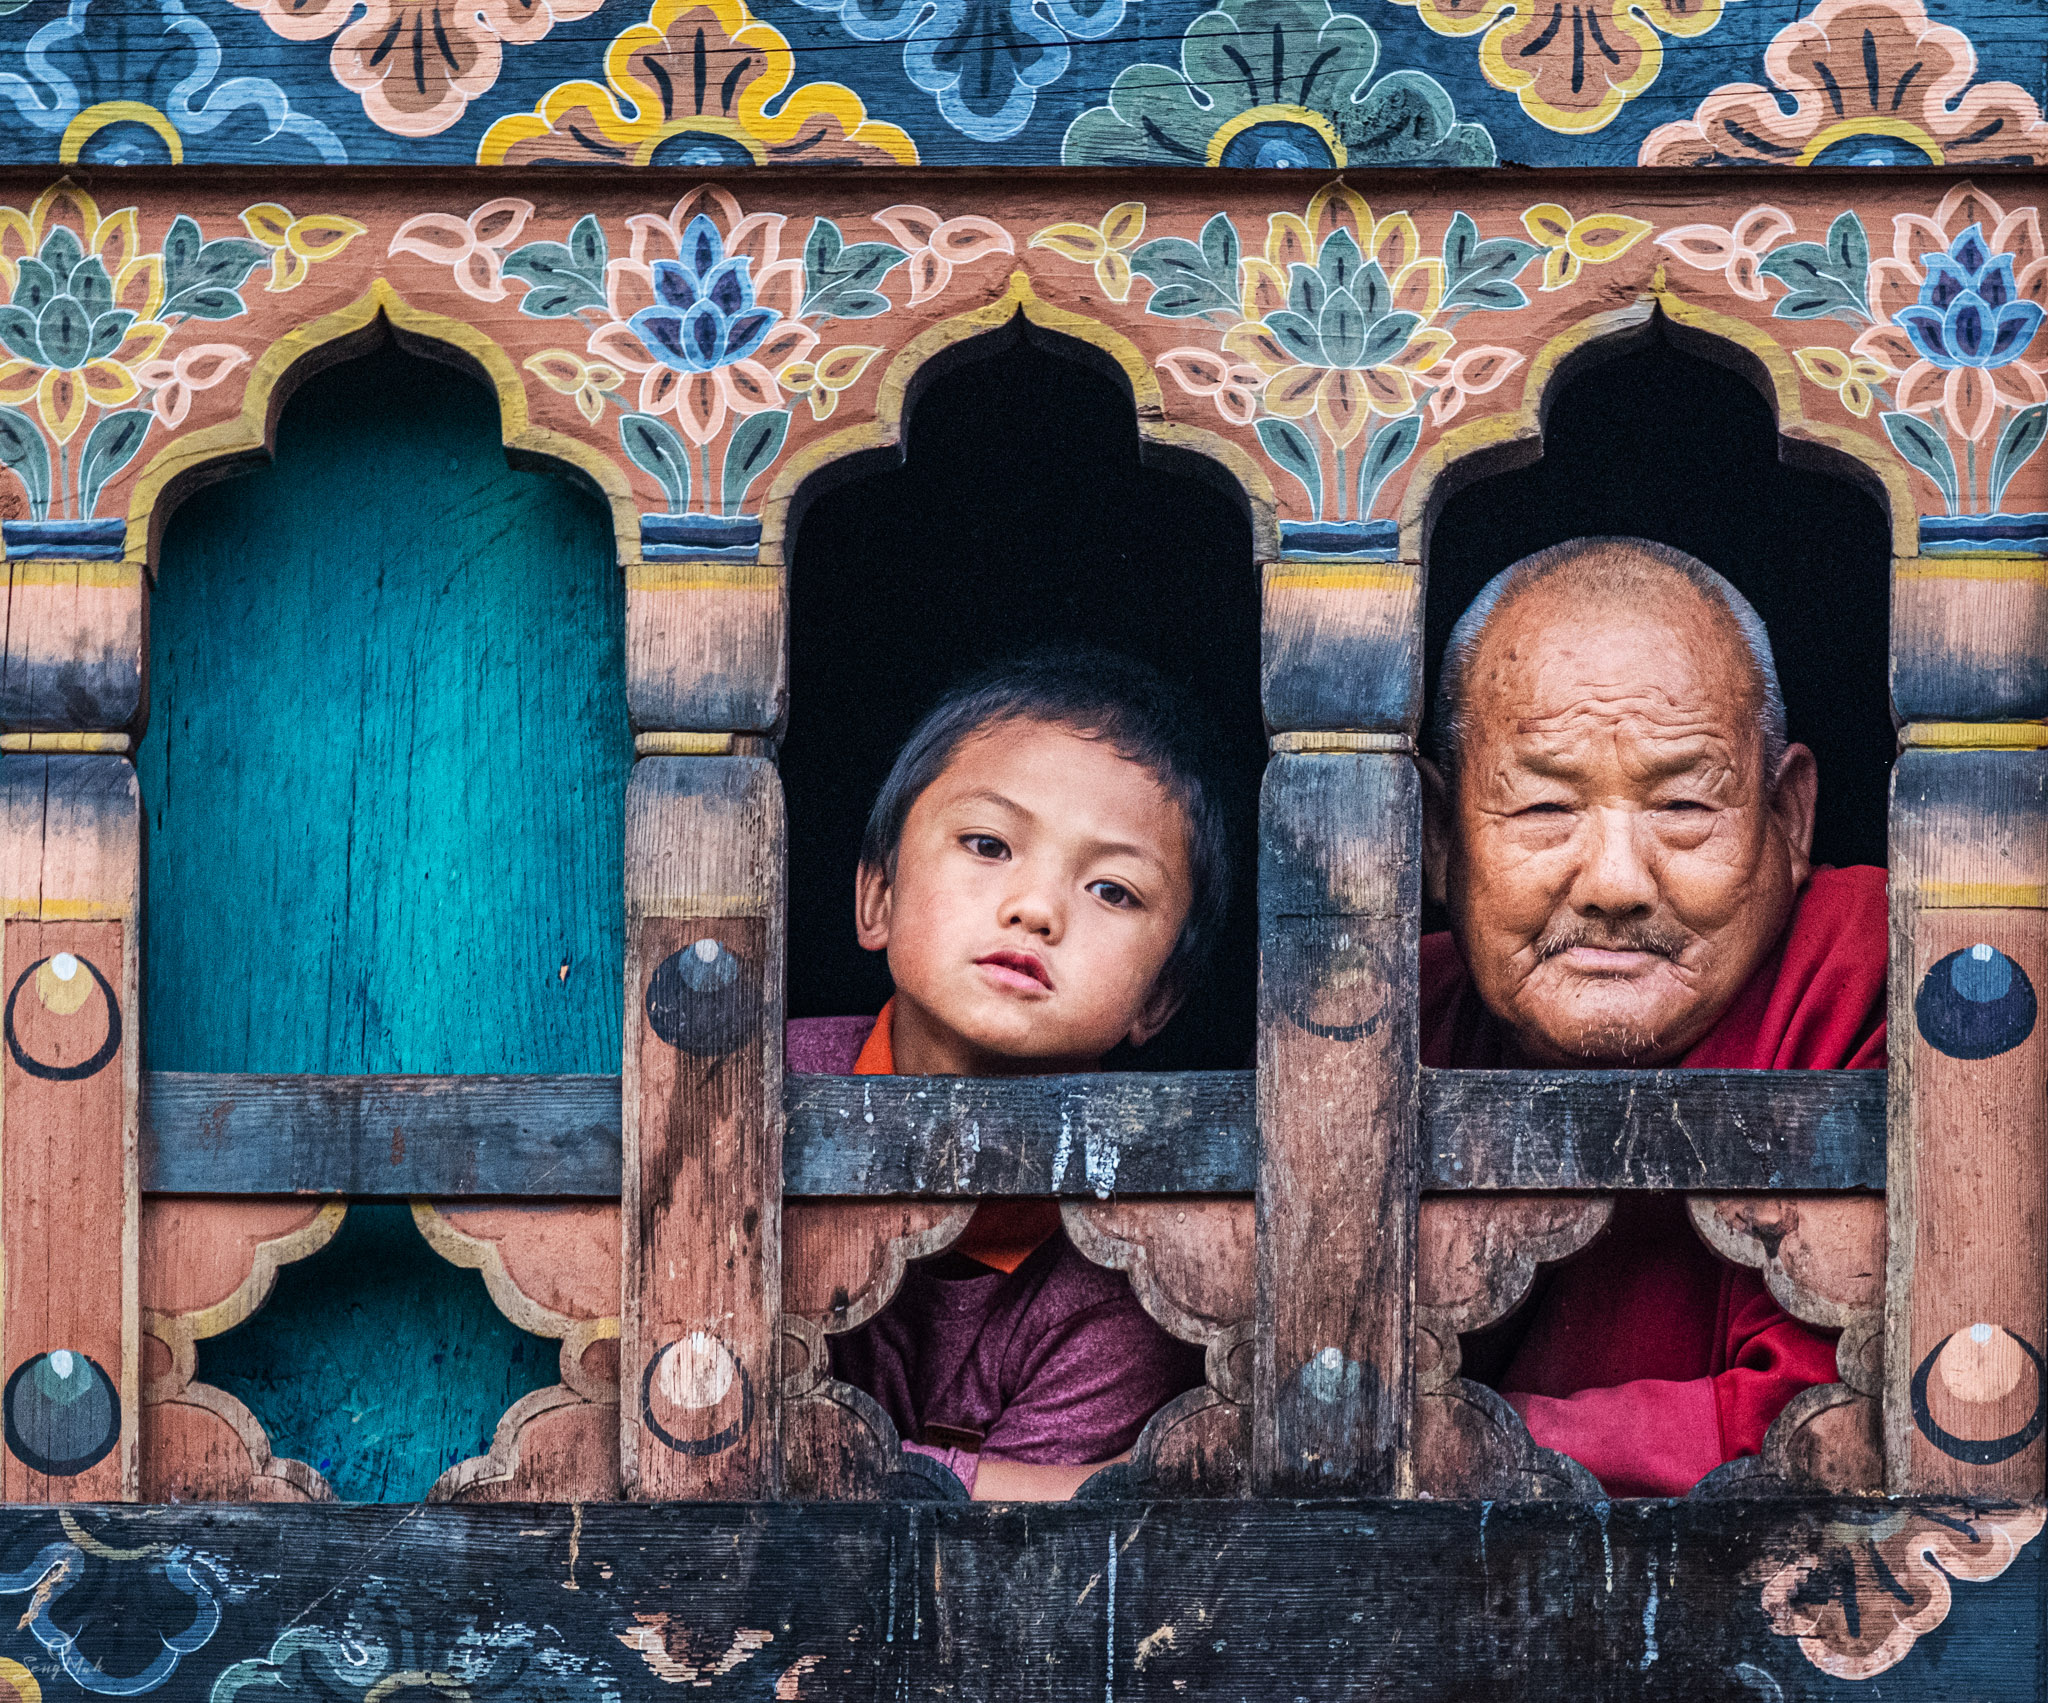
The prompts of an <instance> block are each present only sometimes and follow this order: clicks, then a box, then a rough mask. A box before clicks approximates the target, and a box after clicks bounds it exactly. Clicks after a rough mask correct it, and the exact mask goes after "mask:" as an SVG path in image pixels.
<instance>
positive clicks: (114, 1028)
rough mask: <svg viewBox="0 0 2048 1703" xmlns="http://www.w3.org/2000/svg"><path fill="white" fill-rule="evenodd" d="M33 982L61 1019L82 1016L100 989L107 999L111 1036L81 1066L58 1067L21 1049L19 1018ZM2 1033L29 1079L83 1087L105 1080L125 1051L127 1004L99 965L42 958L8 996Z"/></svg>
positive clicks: (67, 957)
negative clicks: (101, 1076)
mask: <svg viewBox="0 0 2048 1703" xmlns="http://www.w3.org/2000/svg"><path fill="white" fill-rule="evenodd" d="M30 981H34V983H35V987H36V998H37V1000H38V1001H39V1002H40V1003H41V1004H42V1006H43V1008H44V1009H45V1010H47V1011H48V1012H49V1013H50V1014H51V1015H52V1016H55V1017H75V1016H77V1015H78V1013H79V1012H81V1011H83V1010H84V1009H85V1006H86V1001H87V1000H88V999H90V998H91V996H92V990H93V989H94V988H95V987H97V988H98V989H99V990H100V992H101V993H102V994H104V995H105V996H106V1001H107V1033H106V1038H105V1039H104V1040H103V1041H101V1042H100V1044H99V1047H98V1049H97V1050H96V1051H94V1052H93V1053H91V1054H90V1055H89V1056H87V1057H85V1058H83V1059H80V1060H79V1062H78V1063H76V1064H52V1063H51V1062H50V1061H49V1060H48V1059H41V1058H37V1057H35V1055H34V1054H32V1053H30V1052H29V1050H28V1049H27V1048H26V1047H24V1046H23V1045H22V1044H21V1032H20V1030H18V1029H17V1028H16V1027H15V1023H14V1013H15V1010H16V1008H17V1007H18V1006H19V1005H20V1003H21V990H22V989H23V988H25V987H27V986H28V984H29V983H30ZM0 1028H4V1029H5V1031H6V1035H7V1051H8V1053H9V1054H10V1055H11V1056H12V1058H13V1059H14V1062H15V1063H16V1064H18V1065H20V1066H21V1068H22V1069H23V1070H25V1071H27V1072H28V1073H29V1075H31V1076H37V1077H40V1078H42V1080H43V1081H45V1082H83V1081H84V1080H85V1079H86V1078H87V1077H89V1076H97V1075H99V1073H100V1072H101V1071H102V1070H104V1069H106V1067H107V1066H108V1065H109V1064H110V1063H112V1062H113V1059H114V1057H115V1055H117V1054H118V1053H119V1052H120V1050H121V1002H120V1001H119V1000H117V999H116V998H115V997H114V990H113V988H112V987H110V986H109V985H108V983H107V978H106V977H105V976H103V975H101V974H100V967H99V965H97V964H95V963H94V962H93V961H92V960H91V959H90V958H81V957H79V956H78V955H77V954H76V953H72V952H53V953H51V954H50V956H49V957H47V958H38V959H37V960H36V961H35V962H34V963H33V964H31V965H29V967H28V968H27V969H25V970H23V971H22V972H21V974H20V976H19V977H17V978H16V980H15V983H14V987H13V988H12V990H11V991H10V992H9V993H8V995H7V1011H6V1015H5V1018H4V1021H0Z"/></svg>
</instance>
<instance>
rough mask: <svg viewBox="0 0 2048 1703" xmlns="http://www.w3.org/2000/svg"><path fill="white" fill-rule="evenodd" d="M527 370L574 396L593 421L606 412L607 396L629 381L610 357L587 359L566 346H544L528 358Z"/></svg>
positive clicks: (545, 383)
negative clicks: (562, 347)
mask: <svg viewBox="0 0 2048 1703" xmlns="http://www.w3.org/2000/svg"><path fill="white" fill-rule="evenodd" d="M526 370H527V371H528V372H530V373H533V374H535V375H536V376H538V377H539V379H540V381H541V383H542V384H544V385H546V386H547V387H548V389H550V390H554V391H559V392H560V393H561V394H562V395H564V396H568V397H573V398H574V399H575V402H576V406H577V408H578V409H579V410H580V411H581V413H582V415H583V417H584V419H586V420H588V421H589V422H590V423H591V424H592V425H595V424H596V423H597V420H598V417H599V416H600V415H601V414H603V413H604V399H605V396H606V395H607V394H608V393H609V392H611V391H614V390H617V389H618V388H619V386H620V385H622V384H624V383H625V382H626V375H625V374H624V373H622V372H620V371H619V369H618V368H617V367H615V366H613V365H612V364H611V363H610V362H609V361H586V360H585V359H584V358H583V357H582V356H581V355H578V354H574V353H572V352H571V351H569V350H567V349H543V350H542V351H541V352H540V353H539V354H538V355H533V356H530V357H529V358H528V360H527V362H526Z"/></svg>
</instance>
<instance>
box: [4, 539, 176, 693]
mask: <svg viewBox="0 0 2048 1703" xmlns="http://www.w3.org/2000/svg"><path fill="white" fill-rule="evenodd" d="M142 601H143V590H142V570H141V568H140V567H138V566H137V565H136V564H135V563H133V562H69V561H21V560H10V561H9V562H8V563H7V639H6V649H5V653H4V655H0V728H5V729H6V730H7V731H8V732H9V733H15V732H39V731H52V732H55V731H72V730H80V731H84V730H95V729H105V730H115V729H124V730H125V729H128V728H130V727H132V726H133V725H134V723H135V722H136V721H137V719H138V717H139V715H140V713H141V710H142V707H143V700H142V628H143V607H142Z"/></svg>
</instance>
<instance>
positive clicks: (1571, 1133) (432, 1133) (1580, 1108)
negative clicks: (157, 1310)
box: [142, 1070, 1885, 1200]
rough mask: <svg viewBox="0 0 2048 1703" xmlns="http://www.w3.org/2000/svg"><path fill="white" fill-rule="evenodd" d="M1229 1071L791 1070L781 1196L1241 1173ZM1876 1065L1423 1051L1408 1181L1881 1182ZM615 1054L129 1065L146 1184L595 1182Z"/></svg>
mask: <svg viewBox="0 0 2048 1703" xmlns="http://www.w3.org/2000/svg"><path fill="white" fill-rule="evenodd" d="M1255 1095H1256V1087H1255V1081H1254V1077H1253V1073H1252V1072H1250V1071H1248V1070H1247V1071H1204V1072H1187V1073H1164V1072H1162V1073H1157V1074H1143V1073H1137V1072H1133V1073H1131V1074H1129V1075H1104V1076H1048V1077H1033V1078H1022V1079H1018V1080H1014V1081H995V1080H988V1079H969V1078H964V1077H962V1078H947V1077H907V1076H906V1077H875V1076H792V1077H789V1078H788V1079H787V1080H786V1082H785V1083H784V1092H783V1103H784V1107H785V1115H786V1118H787V1127H786V1130H785V1133H784V1138H783V1193H784V1194H786V1195H792V1196H797V1197H831V1196H849V1197H857V1196H870V1197H880V1198H886V1197H891V1196H916V1197H923V1198H927V1199H935V1200H945V1199H956V1198H957V1199H965V1198H970V1197H981V1196H987V1195H1066V1196H1072V1197H1075V1198H1081V1197H1089V1196H1098V1195H1106V1194H1118V1195H1125V1196H1130V1195H1179V1194H1225V1195H1227V1194H1250V1193H1252V1192H1253V1189H1254V1187H1255V1186H1256V1183H1257V1173H1258V1136H1257V1132H1256V1128H1255V1122H1254V1109H1255V1108H1254V1103H1253V1102H1254V1099H1255ZM1884 1101H1885V1083H1884V1074H1883V1072H1881V1071H1742V1070H1688V1071H1435V1070H1425V1071H1423V1072H1422V1114H1421V1115H1422V1130H1423V1141H1424V1148H1425V1151H1426V1153H1427V1155H1428V1169H1427V1171H1426V1172H1425V1173H1424V1175H1423V1181H1422V1186H1423V1188H1425V1189H1429V1190H1435V1191H1438V1192H1444V1193H1451V1192H1463V1191H1467V1190H1489V1189H1508V1190H1514V1191H1518V1192H1521V1191H1530V1190H1539V1191H1540V1190H1550V1189H1597V1190H1602V1191H1612V1190H1617V1189H1673V1188H1676V1189H1691V1190H1700V1189H1708V1190H1712V1191H1715V1192H1717V1193H1733V1192H1739V1191H1744V1190H1761V1189H1782V1190H1795V1191H1799V1192H1802V1193H1814V1192H1819V1191H1825V1190H1829V1189H1882V1188H1883V1187H1884V1174H1885V1173H1884V1165H1885V1157H1884V1115H1885V1114H1884ZM619 1115H620V1106H619V1079H618V1078H617V1077H616V1076H457V1077H449V1076H234V1075H207V1074H198V1073H184V1072H176V1071H162V1072H159V1071H152V1072H147V1073H145V1074H144V1076H143V1078H142V1186H143V1188H144V1189H145V1190H146V1191H147V1192H150V1193H154V1194H221V1195H264V1194H294V1193H312V1194H347V1195H351V1196H354V1197H355V1198H357V1199H376V1198H378V1197H380V1196H388V1197H411V1196H414V1195H422V1194H426V1195H434V1196H438V1197H447V1198H479V1199H481V1198H489V1197H491V1196H500V1195H515V1196H519V1195H524V1196H545V1197H548V1198H552V1199H572V1200H573V1199H591V1200H610V1199H615V1198H617V1196H618V1193H619Z"/></svg>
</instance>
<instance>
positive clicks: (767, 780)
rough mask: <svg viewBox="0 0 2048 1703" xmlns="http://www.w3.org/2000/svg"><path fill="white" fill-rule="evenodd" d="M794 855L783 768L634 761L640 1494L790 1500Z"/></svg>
mask: <svg viewBox="0 0 2048 1703" xmlns="http://www.w3.org/2000/svg"><path fill="white" fill-rule="evenodd" d="M784 843H785V831H784V824H783V809H782V785H781V778H780V776H779V775H778V774H777V773H776V770H775V766H774V765H773V764H772V763H770V762H767V761H765V760H763V759H760V758H754V757H645V758H642V759H641V760H640V761H639V762H638V763H636V764H635V765H634V769H633V776H632V780H631V782H630V783H629V785H628V787H627V793H626V837H625V846H626V861H625V883H626V989H625V991H626V1021H625V1053H624V1083H623V1088H624V1107H623V1110H624V1135H625V1152H624V1172H623V1179H622V1198H621V1202H620V1206H621V1211H620V1218H621V1227H622V1238H623V1256H624V1257H623V1262H622V1266H621V1282H622V1286H623V1294H622V1296H621V1320H620V1324H621V1341H620V1356H619V1359H620V1365H619V1396H620V1402H619V1426H620V1431H619V1464H620V1474H621V1479H622V1483H623V1487H624V1490H625V1493H626V1495H627V1496H629V1497H634V1498H640V1499H649V1500H651V1499H663V1498H677V1499H694V1500H756V1499H762V1498H767V1497H772V1496H774V1495H776V1494H777V1493H778V1490H779V1478H780V1473H779V1460H778V1448H777V1437H778V1434H779V1409H780V1401H779V1395H780V1391H779V1387H778V1378H777V1375H776V1362H777V1342H778V1337H779V1335H780V1321H781V1268H782V1246H781V1222H782V1003H783V934H784V911H785V902H784Z"/></svg>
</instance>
